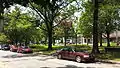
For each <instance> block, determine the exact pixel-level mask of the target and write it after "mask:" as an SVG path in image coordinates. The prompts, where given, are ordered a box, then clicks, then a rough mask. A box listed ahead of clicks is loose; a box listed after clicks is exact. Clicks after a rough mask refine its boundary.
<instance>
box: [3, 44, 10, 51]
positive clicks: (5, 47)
mask: <svg viewBox="0 0 120 68" xmlns="http://www.w3.org/2000/svg"><path fill="white" fill-rule="evenodd" d="M1 49H2V50H9V49H10V46H9V45H8V44H3V45H1Z"/></svg>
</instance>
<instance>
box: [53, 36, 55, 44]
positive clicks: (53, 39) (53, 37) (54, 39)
mask: <svg viewBox="0 0 120 68" xmlns="http://www.w3.org/2000/svg"><path fill="white" fill-rule="evenodd" d="M53 45H55V38H54V37H53Z"/></svg>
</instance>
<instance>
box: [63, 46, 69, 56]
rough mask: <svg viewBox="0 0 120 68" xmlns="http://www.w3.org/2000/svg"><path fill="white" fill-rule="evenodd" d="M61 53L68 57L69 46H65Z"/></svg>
mask: <svg viewBox="0 0 120 68" xmlns="http://www.w3.org/2000/svg"><path fill="white" fill-rule="evenodd" d="M61 54H62V57H63V58H68V54H69V52H68V48H64V49H63V50H62V53H61Z"/></svg>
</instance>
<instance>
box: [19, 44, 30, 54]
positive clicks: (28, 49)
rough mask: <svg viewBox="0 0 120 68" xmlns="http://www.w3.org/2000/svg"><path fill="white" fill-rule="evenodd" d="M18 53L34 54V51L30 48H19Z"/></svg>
mask: <svg viewBox="0 0 120 68" xmlns="http://www.w3.org/2000/svg"><path fill="white" fill-rule="evenodd" d="M17 52H18V53H32V49H31V48H29V47H28V46H18V49H17Z"/></svg>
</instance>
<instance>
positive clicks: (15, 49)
mask: <svg viewBox="0 0 120 68" xmlns="http://www.w3.org/2000/svg"><path fill="white" fill-rule="evenodd" d="M17 49H18V46H17V45H10V51H12V52H16V51H17Z"/></svg>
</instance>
